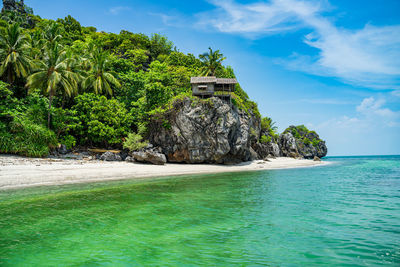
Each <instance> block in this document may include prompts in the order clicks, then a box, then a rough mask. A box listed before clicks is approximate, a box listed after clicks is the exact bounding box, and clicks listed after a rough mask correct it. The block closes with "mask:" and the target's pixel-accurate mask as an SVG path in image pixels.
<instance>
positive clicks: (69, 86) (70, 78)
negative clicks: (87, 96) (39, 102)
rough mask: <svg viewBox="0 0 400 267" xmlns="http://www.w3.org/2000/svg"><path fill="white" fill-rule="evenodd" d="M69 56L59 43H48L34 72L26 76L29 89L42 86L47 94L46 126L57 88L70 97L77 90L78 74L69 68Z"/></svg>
mask: <svg viewBox="0 0 400 267" xmlns="http://www.w3.org/2000/svg"><path fill="white" fill-rule="evenodd" d="M69 60H70V59H69V58H68V57H67V56H66V52H65V50H64V49H63V47H62V46H61V45H59V44H58V43H57V42H54V43H53V44H49V45H48V46H47V47H46V49H45V51H44V55H43V60H41V61H39V62H38V67H37V69H36V70H35V72H34V73H33V74H32V75H30V76H29V77H28V82H27V84H26V86H27V87H28V88H30V89H34V88H43V90H44V91H45V93H47V94H48V95H49V113H48V118H47V123H48V127H49V128H50V121H51V115H50V111H51V105H52V100H53V96H54V95H55V94H56V91H57V90H62V93H63V94H64V93H65V94H66V95H67V96H69V97H71V96H72V95H75V94H76V92H77V90H78V83H79V75H78V74H77V73H75V72H73V71H72V70H71V69H70V68H69Z"/></svg>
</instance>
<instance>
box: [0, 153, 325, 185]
mask: <svg viewBox="0 0 400 267" xmlns="http://www.w3.org/2000/svg"><path fill="white" fill-rule="evenodd" d="M327 164H329V162H324V161H312V160H305V159H293V158H286V157H281V158H276V159H270V161H262V160H257V161H252V162H244V163H240V164H237V165H214V164H178V163H167V164H166V165H162V166H160V165H149V164H142V163H129V162H103V161H85V160H65V159H47V158H46V159H40V158H33V159H32V158H25V157H19V156H13V155H0V190H7V189H19V188H25V187H35V186H50V185H64V184H78V183H92V182H106V181H116V180H126V179H144V178H157V177H166V176H180V175H194V174H213V173H227V172H244V171H261V170H275V169H290V168H304V167H314V166H324V165H327Z"/></svg>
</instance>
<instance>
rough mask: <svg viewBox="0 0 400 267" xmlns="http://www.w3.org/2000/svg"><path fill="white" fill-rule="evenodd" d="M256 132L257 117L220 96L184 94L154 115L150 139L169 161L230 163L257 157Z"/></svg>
mask: <svg viewBox="0 0 400 267" xmlns="http://www.w3.org/2000/svg"><path fill="white" fill-rule="evenodd" d="M259 133H260V119H259V118H256V116H254V115H251V114H248V113H246V112H244V111H241V110H238V109H237V108H236V107H234V106H230V105H229V104H227V103H226V102H224V101H222V100H220V99H219V98H214V97H213V98H210V99H208V100H205V101H204V100H197V99H196V100H193V99H190V98H185V99H183V100H180V101H177V102H175V103H174V104H173V107H172V108H171V109H170V110H169V111H168V112H166V113H165V114H163V115H160V116H158V117H155V118H153V120H152V122H151V124H150V136H149V139H150V141H151V143H153V144H154V145H155V146H159V147H161V148H162V151H163V153H164V154H166V155H167V159H168V161H169V162H185V163H223V164H232V163H239V162H243V161H249V160H253V159H256V158H257V157H258V155H257V153H256V152H255V151H254V150H253V149H252V148H251V144H252V143H256V142H257V140H258V136H259Z"/></svg>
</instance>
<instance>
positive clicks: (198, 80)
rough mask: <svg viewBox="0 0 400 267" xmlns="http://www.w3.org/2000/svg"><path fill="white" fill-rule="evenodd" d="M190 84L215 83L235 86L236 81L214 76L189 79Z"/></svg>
mask: <svg viewBox="0 0 400 267" xmlns="http://www.w3.org/2000/svg"><path fill="white" fill-rule="evenodd" d="M190 83H216V84H236V83H237V81H236V79H231V78H216V77H214V76H209V77H191V78H190Z"/></svg>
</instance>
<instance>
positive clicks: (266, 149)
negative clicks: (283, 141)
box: [253, 142, 280, 159]
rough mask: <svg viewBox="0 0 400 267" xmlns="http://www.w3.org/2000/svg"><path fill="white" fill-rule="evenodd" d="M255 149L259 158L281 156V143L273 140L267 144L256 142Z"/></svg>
mask: <svg viewBox="0 0 400 267" xmlns="http://www.w3.org/2000/svg"><path fill="white" fill-rule="evenodd" d="M253 149H254V150H255V151H256V152H257V154H258V158H259V159H263V158H266V157H268V156H269V155H272V156H273V157H279V154H280V149H279V145H278V144H276V143H273V142H269V143H266V144H262V143H256V144H254V145H253Z"/></svg>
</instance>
